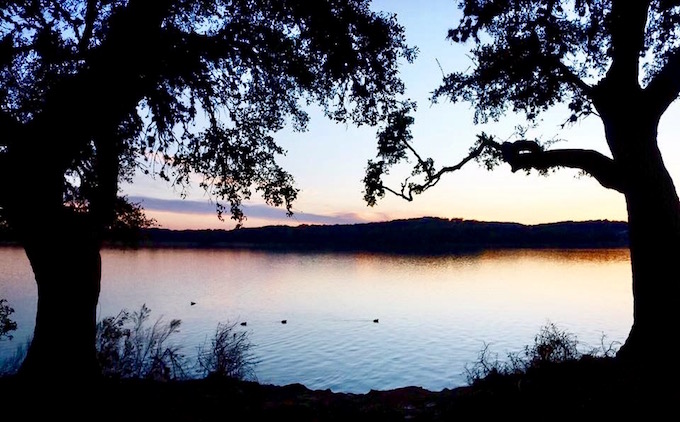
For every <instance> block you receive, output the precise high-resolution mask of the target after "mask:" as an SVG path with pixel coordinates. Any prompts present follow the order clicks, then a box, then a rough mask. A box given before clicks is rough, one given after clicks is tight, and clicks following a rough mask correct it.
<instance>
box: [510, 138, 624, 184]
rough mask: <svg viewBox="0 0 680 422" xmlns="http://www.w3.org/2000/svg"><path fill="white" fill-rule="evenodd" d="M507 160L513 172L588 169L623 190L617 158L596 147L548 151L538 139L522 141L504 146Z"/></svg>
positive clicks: (600, 181)
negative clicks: (615, 161)
mask: <svg viewBox="0 0 680 422" xmlns="http://www.w3.org/2000/svg"><path fill="white" fill-rule="evenodd" d="M501 152H502V154H503V160H504V161H505V162H506V163H508V164H509V165H510V168H511V169H512V171H513V172H516V171H517V170H531V169H534V170H539V171H541V170H548V169H551V168H558V167H569V168H575V169H580V170H583V171H585V172H586V173H588V174H590V175H591V176H593V177H594V178H595V179H596V180H597V181H598V182H599V183H600V184H601V185H602V186H604V187H606V188H610V189H614V190H617V191H619V192H623V190H624V178H623V176H622V174H621V173H620V172H619V171H618V169H617V166H616V164H615V163H614V161H613V160H612V159H611V158H609V157H607V156H605V155H603V154H601V153H599V152H597V151H594V150H587V149H556V150H548V151H545V150H543V149H542V148H541V146H540V145H538V144H537V143H536V142H534V141H526V140H520V141H515V142H504V143H503V144H502V145H501Z"/></svg>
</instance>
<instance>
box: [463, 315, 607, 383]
mask: <svg viewBox="0 0 680 422" xmlns="http://www.w3.org/2000/svg"><path fill="white" fill-rule="evenodd" d="M604 340H605V337H604V336H603V337H602V344H601V346H600V347H598V348H593V349H591V350H590V351H589V352H587V353H584V352H581V351H579V346H580V343H579V342H578V339H577V338H576V336H575V335H574V334H572V333H570V332H568V331H564V330H561V329H559V328H558V327H557V326H556V325H555V324H553V323H548V324H547V325H544V326H543V327H541V328H540V330H539V332H538V334H536V336H535V337H534V343H533V344H532V345H530V346H525V347H524V350H523V351H522V352H520V353H509V354H508V355H507V358H506V359H505V360H500V359H499V358H498V355H497V354H492V353H491V352H490V351H489V345H488V344H485V345H484V347H483V348H482V350H481V351H480V353H479V355H478V358H477V361H476V362H474V363H473V364H472V365H467V366H466V367H465V375H466V378H467V382H468V383H469V384H474V383H475V382H478V381H480V380H483V379H487V378H493V377H495V376H504V375H518V374H523V373H526V372H527V371H529V370H531V369H535V368H539V367H542V366H545V365H551V364H555V363H560V362H567V361H575V360H578V359H581V358H583V357H585V356H591V357H612V356H613V355H614V354H615V352H616V347H615V345H616V343H610V344H608V345H605V343H604Z"/></svg>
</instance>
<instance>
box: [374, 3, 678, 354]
mask: <svg viewBox="0 0 680 422" xmlns="http://www.w3.org/2000/svg"><path fill="white" fill-rule="evenodd" d="M458 3H459V6H460V8H461V10H462V12H463V18H462V19H461V21H460V22H459V24H458V25H457V26H456V27H454V28H453V29H451V30H449V32H448V38H449V39H450V40H451V41H453V42H456V43H462V44H465V43H469V44H471V45H472V49H471V53H470V54H471V56H472V60H473V62H474V65H473V66H472V68H471V69H470V70H469V71H465V72H454V73H451V74H449V75H447V76H445V77H444V80H443V82H442V84H441V85H440V86H439V87H438V88H437V89H436V90H435V91H434V94H433V100H435V101H437V100H441V99H449V100H451V101H453V102H459V101H465V102H470V103H472V104H473V105H474V107H475V118H474V119H475V122H487V121H488V120H498V119H500V118H501V117H502V116H503V115H505V114H506V113H507V112H508V111H512V112H518V113H524V114H525V116H526V119H527V122H528V125H529V126H531V125H533V124H534V123H536V122H537V119H538V118H539V116H540V114H541V113H542V112H544V111H546V110H548V109H550V108H552V107H553V106H555V105H556V104H560V103H566V104H567V105H568V109H569V114H568V116H566V122H565V124H571V123H575V122H578V121H579V120H581V119H583V118H584V117H587V116H595V117H597V118H599V119H601V121H602V124H603V126H604V134H605V138H606V141H607V145H608V147H609V150H610V151H609V153H610V155H605V154H603V153H600V152H598V151H595V150H589V149H554V148H551V145H549V144H546V143H544V142H541V141H540V140H538V139H529V138H528V137H527V136H526V133H527V132H526V128H524V129H521V130H519V131H518V133H517V135H516V137H515V139H514V140H511V141H506V142H501V141H498V140H497V139H496V138H495V137H494V136H491V135H488V134H486V133H482V134H480V135H478V137H477V140H476V141H475V142H474V143H473V145H472V147H471V149H470V153H469V155H468V156H466V157H464V158H463V159H462V160H461V161H459V162H458V163H457V164H454V165H448V166H447V165H444V166H441V165H436V164H435V161H434V159H432V158H427V157H424V156H421V155H419V154H418V153H417V151H416V149H415V148H414V147H413V143H412V133H411V129H410V128H411V125H412V124H413V122H414V121H413V118H412V117H411V116H410V115H409V112H410V111H411V110H412V109H413V106H412V105H406V106H405V107H404V108H403V109H401V110H398V111H394V112H393V114H392V115H391V116H390V118H389V120H388V125H387V126H386V127H385V131H384V132H383V135H382V136H381V137H379V139H378V156H377V159H375V160H371V161H369V163H368V167H367V172H366V176H365V179H364V182H365V199H366V201H367V203H368V204H369V205H374V204H375V203H376V201H377V200H379V199H380V198H382V197H384V195H385V194H386V193H392V194H395V195H397V196H399V197H402V198H404V199H406V200H409V201H411V200H413V199H414V197H415V196H416V195H418V194H420V193H422V192H424V191H425V190H428V189H430V188H432V187H434V186H435V185H437V183H438V182H439V181H440V180H441V178H442V177H443V176H444V175H445V174H448V173H451V172H454V171H457V170H459V169H460V168H462V167H463V166H464V165H466V164H467V163H469V162H471V161H473V160H474V161H477V162H479V163H480V164H482V165H483V166H484V167H486V168H488V169H491V168H493V167H495V166H497V165H499V164H501V163H507V164H508V165H509V166H510V168H511V169H512V171H513V172H516V171H526V172H530V171H538V172H539V173H547V172H549V171H551V170H553V169H558V168H574V169H579V170H582V171H583V172H584V173H586V174H589V175H590V176H592V177H593V178H595V179H596V180H597V181H598V182H599V183H600V184H601V185H602V186H604V187H606V188H610V189H614V190H616V191H618V192H620V193H622V194H623V195H624V197H625V200H626V204H627V211H628V227H629V247H630V253H631V263H632V278H633V280H632V281H633V283H632V290H633V296H634V305H633V307H634V309H633V314H634V322H633V326H632V328H631V331H630V334H629V336H628V338H627V341H626V342H625V344H624V345H623V346H622V347H621V349H620V351H619V355H618V356H619V357H620V358H622V359H625V360H627V361H629V362H632V363H640V364H641V365H642V367H644V364H645V363H646V362H648V361H649V360H650V359H654V356H655V355H656V354H657V348H656V344H657V341H658V339H657V338H656V336H657V333H669V332H674V331H675V329H676V327H677V325H678V313H677V312H676V310H675V309H676V308H677V306H676V302H677V298H678V297H680V291H679V286H680V283H678V281H677V275H678V269H677V266H676V261H677V257H678V256H680V206H679V201H678V195H677V192H676V189H675V186H674V184H673V180H672V179H671V177H670V175H669V173H668V171H667V170H666V167H665V165H664V162H663V160H662V157H661V153H660V151H659V148H658V144H657V130H658V124H659V121H660V119H661V117H662V116H663V114H664V112H665V111H666V110H667V109H668V107H669V106H670V105H671V103H673V102H674V101H675V100H676V98H677V97H678V93H679V92H680V46H679V45H678V43H677V42H676V40H677V39H678V36H680V4H679V3H678V2H675V1H661V0H655V1H652V0H641V1H623V0H614V1H603V0H575V1H568V0H558V1H548V0H537V1H516V2H495V1H486V0H461V1H459V2H458ZM409 159H412V162H413V163H415V164H414V166H413V169H412V176H411V177H410V178H409V179H407V180H405V181H404V182H403V184H402V185H401V187H400V188H390V187H389V186H387V185H386V184H383V176H384V175H385V174H387V173H388V171H389V170H390V168H391V167H393V166H394V165H395V164H398V163H400V162H404V161H407V160H409Z"/></svg>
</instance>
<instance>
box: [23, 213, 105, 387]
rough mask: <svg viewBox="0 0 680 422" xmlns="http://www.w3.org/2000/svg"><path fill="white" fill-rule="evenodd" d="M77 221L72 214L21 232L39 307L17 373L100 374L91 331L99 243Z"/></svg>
mask: <svg viewBox="0 0 680 422" xmlns="http://www.w3.org/2000/svg"><path fill="white" fill-rule="evenodd" d="M78 220H79V218H77V217H75V216H73V215H71V216H67V217H64V218H61V219H60V218H55V219H54V220H52V221H51V224H50V226H49V227H48V228H47V229H44V231H43V232H38V233H31V234H30V235H29V236H25V237H24V248H25V250H26V255H27V256H28V259H29V261H30V263H31V266H32V268H33V272H34V274H35V280H36V283H37V286H38V309H37V315H36V321H35V322H36V324H35V332H34V336H33V340H32V342H31V345H30V347H29V349H28V353H27V356H26V359H25V360H24V362H23V364H22V366H21V368H20V371H19V374H20V376H23V377H27V378H36V379H40V380H50V379H58V380H65V379H69V380H73V379H80V380H88V379H94V378H96V377H97V376H98V375H99V367H98V364H97V359H96V349H95V336H96V307H97V302H98V299H99V290H100V280H101V259H100V255H99V247H100V245H99V242H98V239H96V236H95V235H94V234H93V233H91V232H89V231H88V230H87V228H86V225H84V224H82V222H81V221H78ZM42 227H43V228H44V227H46V226H45V225H42Z"/></svg>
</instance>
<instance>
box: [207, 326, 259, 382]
mask: <svg viewBox="0 0 680 422" xmlns="http://www.w3.org/2000/svg"><path fill="white" fill-rule="evenodd" d="M236 324H237V323H235V322H234V323H220V324H218V325H217V329H216V330H215V334H214V335H213V337H212V338H211V339H210V342H209V343H208V342H206V343H205V344H203V345H202V346H199V348H198V359H197V364H198V368H199V374H200V375H202V376H203V377H211V378H235V379H239V380H254V379H256V377H255V372H254V366H255V365H256V364H257V361H256V360H255V359H254V358H253V356H252V355H251V353H250V349H251V348H252V346H253V345H252V343H250V340H249V338H248V333H247V332H245V331H237V330H236Z"/></svg>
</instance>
